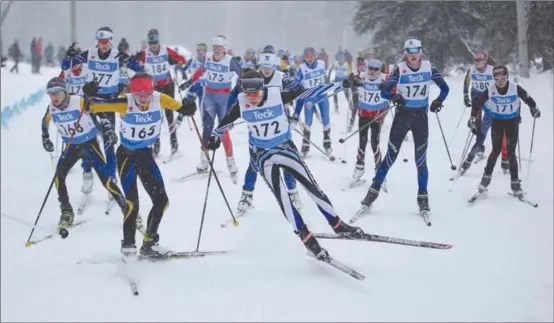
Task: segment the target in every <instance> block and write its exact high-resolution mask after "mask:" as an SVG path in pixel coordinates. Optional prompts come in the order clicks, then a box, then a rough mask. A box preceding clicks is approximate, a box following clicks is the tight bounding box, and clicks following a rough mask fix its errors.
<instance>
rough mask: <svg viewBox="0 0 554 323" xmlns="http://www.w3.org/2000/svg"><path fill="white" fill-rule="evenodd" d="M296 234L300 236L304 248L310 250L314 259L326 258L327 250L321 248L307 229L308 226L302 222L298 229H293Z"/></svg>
mask: <svg viewBox="0 0 554 323" xmlns="http://www.w3.org/2000/svg"><path fill="white" fill-rule="evenodd" d="M295 233H296V235H298V236H299V237H300V239H301V240H302V242H303V243H304V246H305V247H306V249H308V251H309V252H311V253H312V254H313V255H314V256H315V258H316V259H318V260H326V259H328V258H329V253H328V252H327V250H325V249H323V248H321V246H320V245H319V242H318V241H317V240H316V238H314V237H313V235H312V233H311V232H310V231H308V228H307V227H306V225H305V224H304V225H303V226H302V228H300V230H299V231H295Z"/></svg>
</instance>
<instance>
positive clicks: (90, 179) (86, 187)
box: [81, 171, 94, 194]
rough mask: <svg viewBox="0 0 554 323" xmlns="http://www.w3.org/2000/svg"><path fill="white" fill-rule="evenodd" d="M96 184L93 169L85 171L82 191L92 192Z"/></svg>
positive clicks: (84, 192)
mask: <svg viewBox="0 0 554 323" xmlns="http://www.w3.org/2000/svg"><path fill="white" fill-rule="evenodd" d="M93 186H94V175H92V171H88V172H83V186H81V193H83V194H88V193H90V192H92V187H93Z"/></svg>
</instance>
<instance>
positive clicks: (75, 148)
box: [55, 138, 127, 214]
mask: <svg viewBox="0 0 554 323" xmlns="http://www.w3.org/2000/svg"><path fill="white" fill-rule="evenodd" d="M81 158H83V159H87V160H88V161H89V162H90V165H91V166H92V168H93V169H94V171H95V172H96V174H97V175H98V178H99V179H100V181H101V182H102V185H104V187H105V188H106V189H107V190H108V192H110V194H111V195H112V196H113V198H114V199H115V201H116V202H117V204H118V205H119V206H120V207H121V209H122V210H123V214H125V212H126V210H127V203H126V201H125V197H124V196H123V194H122V193H121V191H120V190H119V188H118V187H117V185H115V183H114V182H113V181H112V178H111V176H110V170H109V167H108V166H107V164H106V160H105V159H104V155H102V152H101V149H100V146H99V145H98V141H96V138H94V139H92V140H89V141H87V142H84V143H82V144H76V145H70V146H69V147H68V148H67V151H66V152H65V154H64V155H63V156H62V157H60V159H59V160H58V166H57V168H56V174H57V175H56V180H55V183H56V189H57V190H58V199H59V201H60V203H61V204H66V205H67V204H69V196H68V194H67V186H66V183H65V179H66V177H67V174H68V173H69V171H70V170H71V168H73V166H75V164H76V163H77V161H79V159H81Z"/></svg>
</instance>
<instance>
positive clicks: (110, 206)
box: [104, 198, 116, 215]
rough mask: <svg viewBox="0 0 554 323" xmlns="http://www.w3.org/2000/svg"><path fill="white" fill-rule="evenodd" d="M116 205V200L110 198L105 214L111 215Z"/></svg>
mask: <svg viewBox="0 0 554 323" xmlns="http://www.w3.org/2000/svg"><path fill="white" fill-rule="evenodd" d="M115 204H116V203H115V199H114V198H109V199H108V202H107V203H106V211H104V214H106V215H110V212H111V211H112V209H113V207H114V205H115Z"/></svg>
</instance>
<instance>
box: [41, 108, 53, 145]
mask: <svg viewBox="0 0 554 323" xmlns="http://www.w3.org/2000/svg"><path fill="white" fill-rule="evenodd" d="M50 120H52V116H51V115H50V111H49V110H48V107H46V113H45V114H44V116H43V117H42V122H41V128H42V137H43V138H48V137H50V134H49V132H48V127H49V126H50Z"/></svg>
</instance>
